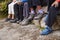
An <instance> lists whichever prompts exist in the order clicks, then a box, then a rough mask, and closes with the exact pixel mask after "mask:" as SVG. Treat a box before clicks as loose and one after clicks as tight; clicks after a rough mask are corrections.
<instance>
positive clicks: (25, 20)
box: [20, 19, 29, 25]
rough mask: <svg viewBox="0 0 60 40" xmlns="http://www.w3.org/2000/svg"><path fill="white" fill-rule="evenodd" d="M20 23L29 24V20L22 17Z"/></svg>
mask: <svg viewBox="0 0 60 40" xmlns="http://www.w3.org/2000/svg"><path fill="white" fill-rule="evenodd" d="M20 24H21V25H28V24H29V20H28V19H24V20H23V21H22V22H21V23H20Z"/></svg>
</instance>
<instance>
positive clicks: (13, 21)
mask: <svg viewBox="0 0 60 40" xmlns="http://www.w3.org/2000/svg"><path fill="white" fill-rule="evenodd" d="M17 21H18V19H13V20H10V23H16V22H17Z"/></svg>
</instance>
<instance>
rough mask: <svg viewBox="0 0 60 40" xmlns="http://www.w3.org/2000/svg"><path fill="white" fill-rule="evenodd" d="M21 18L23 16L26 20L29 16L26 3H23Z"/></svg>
mask: <svg viewBox="0 0 60 40" xmlns="http://www.w3.org/2000/svg"><path fill="white" fill-rule="evenodd" d="M23 16H24V19H26V18H28V16H29V7H28V2H25V3H24V6H23Z"/></svg>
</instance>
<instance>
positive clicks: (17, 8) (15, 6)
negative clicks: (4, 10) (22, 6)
mask: <svg viewBox="0 0 60 40" xmlns="http://www.w3.org/2000/svg"><path fill="white" fill-rule="evenodd" d="M14 13H15V19H16V18H17V19H18V17H19V16H18V13H19V5H18V4H15V5H14Z"/></svg>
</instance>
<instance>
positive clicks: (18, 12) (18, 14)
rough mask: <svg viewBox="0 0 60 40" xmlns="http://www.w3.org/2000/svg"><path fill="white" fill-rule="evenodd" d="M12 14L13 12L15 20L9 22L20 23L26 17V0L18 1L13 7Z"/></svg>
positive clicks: (27, 10)
mask: <svg viewBox="0 0 60 40" xmlns="http://www.w3.org/2000/svg"><path fill="white" fill-rule="evenodd" d="M14 12H15V20H13V21H11V22H13V23H14V22H17V23H19V22H21V21H22V20H23V18H24V19H26V18H27V17H28V15H29V14H28V12H29V9H28V0H19V1H18V3H16V4H15V5H14Z"/></svg>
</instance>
